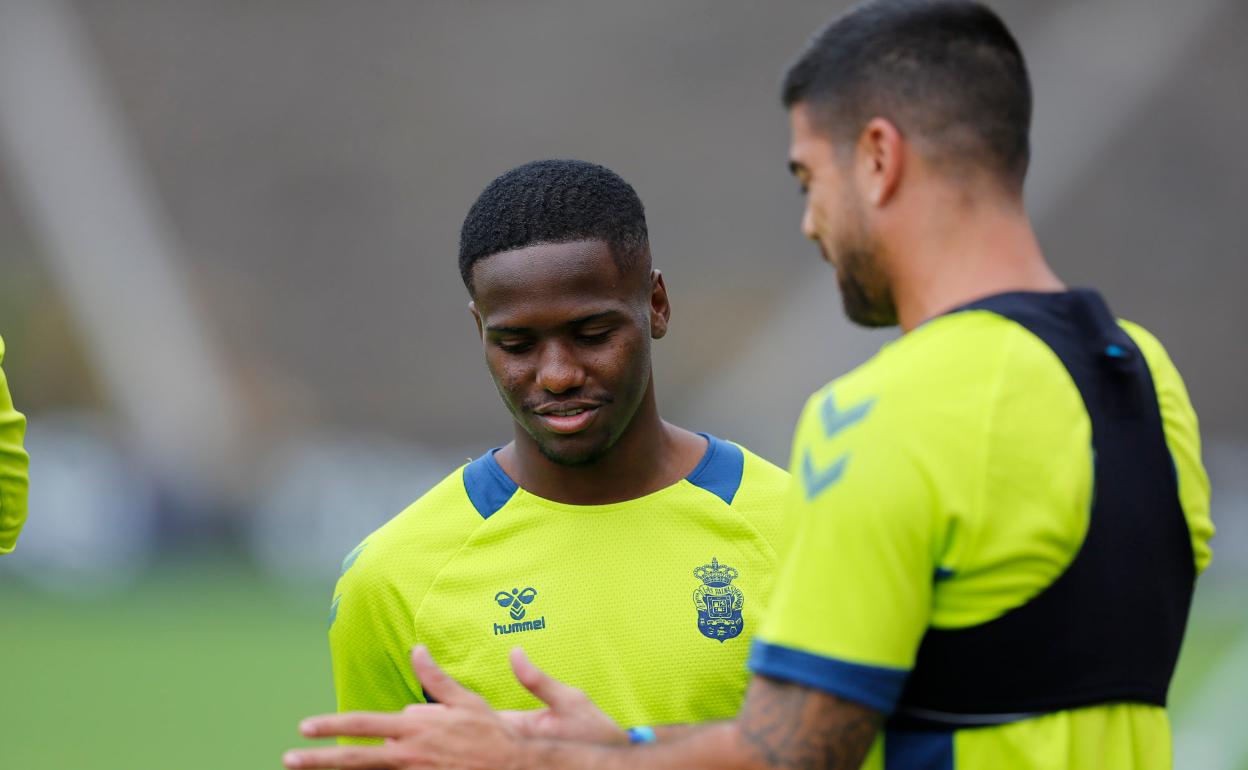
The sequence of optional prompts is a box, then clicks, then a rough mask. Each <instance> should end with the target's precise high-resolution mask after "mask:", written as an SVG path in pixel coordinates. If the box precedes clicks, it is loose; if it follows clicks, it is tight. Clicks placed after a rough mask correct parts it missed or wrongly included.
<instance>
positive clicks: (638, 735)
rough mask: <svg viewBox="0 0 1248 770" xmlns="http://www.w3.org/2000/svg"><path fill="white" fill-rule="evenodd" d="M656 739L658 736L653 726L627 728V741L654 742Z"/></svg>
mask: <svg viewBox="0 0 1248 770" xmlns="http://www.w3.org/2000/svg"><path fill="white" fill-rule="evenodd" d="M657 740H658V736H656V735H655V734H654V728H653V727H645V726H642V727H630V728H628V742H629V743H654V742H655V741H657Z"/></svg>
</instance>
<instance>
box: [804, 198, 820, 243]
mask: <svg viewBox="0 0 1248 770" xmlns="http://www.w3.org/2000/svg"><path fill="white" fill-rule="evenodd" d="M811 208H812V207H811V205H810V202H809V200H808V201H807V202H806V208H804V209H802V235H804V236H806V237H807V238H809V239H810V240H812V241H817V240H819V233H818V232H817V231H816V230H815V216H814V212H813V211H811Z"/></svg>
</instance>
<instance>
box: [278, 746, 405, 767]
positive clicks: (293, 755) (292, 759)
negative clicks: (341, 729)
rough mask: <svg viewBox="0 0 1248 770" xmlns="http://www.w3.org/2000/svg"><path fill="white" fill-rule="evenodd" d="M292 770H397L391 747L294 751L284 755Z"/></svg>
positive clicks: (340, 747)
mask: <svg viewBox="0 0 1248 770" xmlns="http://www.w3.org/2000/svg"><path fill="white" fill-rule="evenodd" d="M282 764H283V765H285V766H286V767H288V768H290V770H315V768H333V769H335V770H374V769H376V770H388V769H390V768H395V767H397V765H396V764H395V762H394V757H393V754H392V752H391V751H390V747H389V746H331V747H329V748H323V749H292V750H291V751H288V752H286V753H285V754H283V755H282Z"/></svg>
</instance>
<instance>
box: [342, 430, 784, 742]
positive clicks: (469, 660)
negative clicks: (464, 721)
mask: <svg viewBox="0 0 1248 770" xmlns="http://www.w3.org/2000/svg"><path fill="white" fill-rule="evenodd" d="M707 439H708V446H707V450H706V453H705V455H704V457H703V458H702V461H701V463H700V464H699V465H698V466H697V468H696V469H695V470H694V471H693V472H692V473H691V474H690V475H689V476H688V477H687V478H685V479H684V480H682V481H680V482H678V483H676V484H673V485H672V486H669V487H666V488H664V489H661V490H659V491H657V492H654V493H651V494H648V495H646V496H644V497H640V498H637V499H635V500H629V501H626V502H620V503H613V504H609V505H566V504H563V503H558V502H554V501H551V500H546V499H543V498H540V497H537V496H536V495H533V494H530V493H529V492H527V491H526V490H524V489H522V488H519V487H518V486H517V485H516V484H515V482H513V481H512V480H511V479H510V478H509V477H508V476H507V475H506V473H504V472H503V470H502V468H501V467H500V466H499V465H498V463H497V462H496V461H495V459H494V452H490V453H487V454H486V455H484V456H483V457H481V458H480V459H478V460H475V461H474V462H472V463H469V464H468V465H466V466H464V467H462V468H460V469H458V470H456V471H455V472H454V473H452V474H451V475H450V476H448V477H447V478H446V479H445V480H443V481H442V482H441V483H439V484H438V485H437V486H435V487H434V488H433V489H431V490H430V491H429V492H428V493H426V494H425V495H424V496H423V497H421V498H420V499H419V500H417V501H416V502H415V503H414V504H413V505H412V506H411V507H409V508H408V509H407V510H405V511H403V512H402V513H401V514H399V515H398V516H397V517H396V518H394V519H392V520H391V521H390V522H389V523H387V524H386V525H385V526H383V527H382V528H381V529H379V530H377V531H376V532H374V533H373V534H372V535H370V536H369V537H368V538H367V539H365V540H364V542H363V543H361V544H360V546H359V547H358V548H356V549H355V550H354V551H352V552H351V554H350V555H349V556H348V557H347V560H346V562H345V564H344V572H343V575H342V577H341V579H340V580H339V583H338V586H337V588H336V589H335V595H334V603H333V607H334V609H333V611H332V614H333V620H332V621H331V626H330V631H329V640H330V647H331V650H332V653H333V667H334V682H335V686H336V689H337V693H338V706H339V708H340V709H341V710H344V711H345V710H355V709H368V710H380V711H393V710H397V709H399V708H402V707H403V706H404V705H406V704H409V703H415V702H421V701H423V700H424V699H425V698H424V695H423V693H422V691H421V688H420V684H419V683H418V682H417V681H415V679H414V677H413V675H412V672H411V667H410V665H409V662H408V659H409V651H410V649H411V647H412V646H413V645H414V644H417V643H423V644H426V645H428V646H429V649H430V651H431V652H432V654H433V657H434V659H435V660H437V661H438V663H439V664H440V665H441V666H443V668H444V669H445V670H446V671H447V672H448V673H449V674H450V675H451V676H453V677H454V678H455V679H457V680H458V681H460V682H461V683H463V684H464V685H465V686H466V687H468V688H470V689H472V690H473V691H475V692H477V693H480V694H481V695H482V696H484V697H485V699H486V700H487V701H488V702H489V703H490V705H491V706H493V707H494V708H498V709H529V708H536V707H538V706H539V705H540V704H539V703H538V701H537V700H536V699H535V698H533V697H532V696H531V695H530V694H529V693H528V692H527V691H526V690H525V689H524V688H523V687H521V686H520V684H518V683H517V682H516V681H515V679H514V677H513V675H512V672H511V670H510V667H509V665H508V658H507V654H508V652H509V650H510V649H512V648H513V647H517V646H519V647H523V648H524V649H525V651H526V652H527V653H528V655H529V657H530V658H531V659H532V660H533V662H534V663H536V664H537V665H538V666H540V667H541V668H543V669H544V670H545V671H547V672H548V673H550V674H551V675H553V676H554V677H556V678H558V679H560V680H562V681H564V682H567V683H568V684H570V685H573V686H575V687H578V688H580V689H582V690H584V691H585V692H586V693H588V694H589V696H590V697H591V698H592V699H593V700H594V702H595V703H597V704H598V705H599V706H600V707H601V708H602V709H603V710H604V711H606V712H607V714H609V715H610V716H611V717H612V718H613V719H615V720H616V721H617V722H618V723H620V724H624V725H637V724H668V723H683V722H698V721H704V720H711V719H723V718H728V717H731V716H733V715H735V714H736V713H737V710H738V709H739V707H740V705H741V702H742V700H743V699H744V695H745V688H746V684H747V680H748V671H747V669H746V666H745V661H746V657H747V655H748V645H749V639H750V637H751V636H752V635H753V634H754V633H755V631H756V630H757V629H758V627H759V623H760V618H761V617H762V609H763V606H764V604H765V601H766V597H767V595H768V592H769V590H770V587H771V579H772V576H773V574H774V570H775V564H776V551H775V544H776V541H777V538H778V530H779V521H780V510H781V504H782V501H783V497H784V494H785V492H786V489H787V486H788V474H786V473H785V472H784V471H783V470H781V469H780V468H777V467H776V466H774V465H772V464H771V463H768V462H767V461H765V460H763V459H761V458H759V457H757V456H756V455H754V454H752V453H750V452H749V451H746V450H744V449H742V448H741V447H739V446H737V445H736V444H732V443H730V442H727V441H722V440H720V439H717V438H714V437H707ZM495 451H497V450H495Z"/></svg>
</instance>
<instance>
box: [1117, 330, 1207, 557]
mask: <svg viewBox="0 0 1248 770" xmlns="http://www.w3.org/2000/svg"><path fill="white" fill-rule="evenodd" d="M1118 324H1119V325H1120V326H1121V327H1122V328H1123V330H1124V331H1126V332H1127V334H1128V335H1130V337H1131V340H1132V341H1133V342H1135V344H1136V345H1137V346H1138V347H1139V349H1140V352H1141V353H1142V354H1143V355H1144V361H1145V363H1147V364H1148V371H1149V375H1150V376H1151V377H1152V378H1153V388H1154V390H1155V391H1156V392H1157V408H1158V409H1159V410H1160V412H1161V423H1162V429H1163V430H1164V431H1165V435H1166V446H1167V448H1169V450H1170V458H1171V460H1172V461H1173V462H1174V468H1175V472H1176V474H1177V475H1178V479H1179V501H1180V502H1181V503H1182V506H1183V512H1184V514H1185V516H1186V517H1187V526H1188V530H1189V532H1190V534H1191V537H1192V550H1193V553H1194V554H1195V558H1196V570H1197V571H1198V572H1199V571H1202V570H1204V569H1205V567H1207V566H1208V565H1209V562H1210V560H1211V559H1212V558H1213V553H1212V551H1211V550H1210V547H1209V540H1210V539H1211V538H1212V537H1213V533H1214V526H1213V521H1212V519H1211V518H1210V516H1209V494H1210V492H1209V476H1208V474H1207V473H1206V472H1205V467H1204V463H1203V461H1202V460H1201V441H1200V425H1199V422H1198V420H1197V418H1196V410H1195V409H1193V408H1192V403H1191V400H1190V398H1189V397H1188V395H1187V387H1186V386H1185V385H1184V384H1183V378H1182V377H1181V376H1180V375H1179V371H1178V369H1177V368H1175V366H1174V363H1173V362H1172V361H1171V360H1170V356H1169V354H1168V353H1166V349H1165V347H1163V346H1162V344H1161V342H1160V341H1158V339H1157V338H1156V337H1155V336H1153V335H1152V334H1151V333H1150V332H1149V331H1148V330H1147V329H1145V328H1144V327H1142V326H1140V325H1139V324H1134V323H1131V322H1130V321H1123V320H1119V322H1118Z"/></svg>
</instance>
